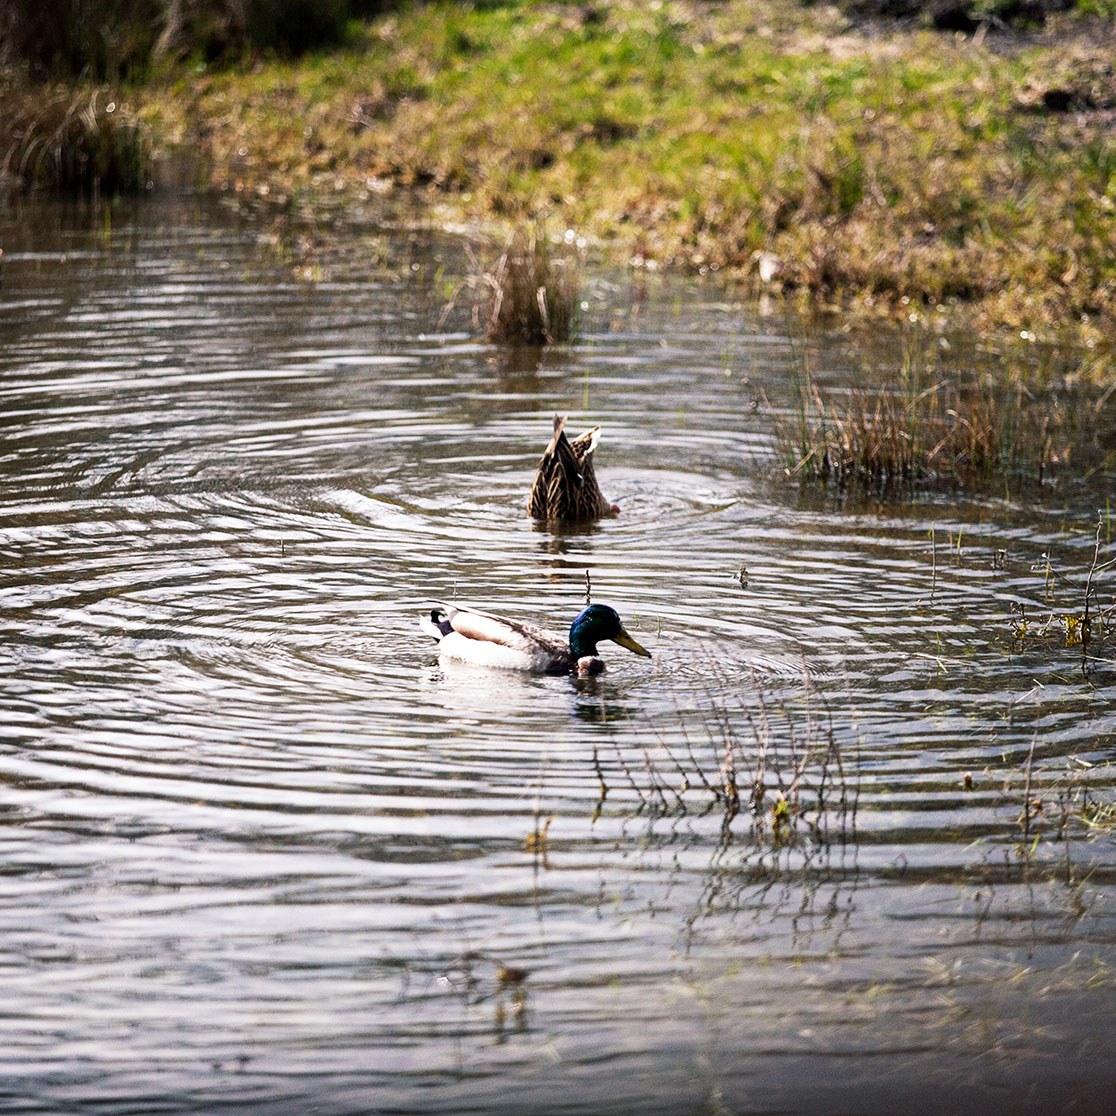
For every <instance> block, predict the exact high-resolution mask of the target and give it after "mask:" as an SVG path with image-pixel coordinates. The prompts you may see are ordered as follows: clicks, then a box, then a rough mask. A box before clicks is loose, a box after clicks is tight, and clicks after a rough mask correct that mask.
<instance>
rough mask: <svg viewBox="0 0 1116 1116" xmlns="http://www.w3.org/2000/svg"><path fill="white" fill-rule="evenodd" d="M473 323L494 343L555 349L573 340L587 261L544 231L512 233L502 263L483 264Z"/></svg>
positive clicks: (499, 258)
mask: <svg viewBox="0 0 1116 1116" xmlns="http://www.w3.org/2000/svg"><path fill="white" fill-rule="evenodd" d="M473 288H474V290H475V291H476V293H477V301H476V303H475V305H474V308H473V318H474V322H475V324H476V325H477V328H478V330H479V331H481V332H483V334H484V335H485V337H487V338H488V339H489V340H490V341H496V342H501V343H505V344H522V345H553V344H557V343H562V342H568V341H572V340H573V339H574V338H575V337H576V335H577V330H578V324H579V321H580V316H581V315H580V307H581V303H580V298H581V259H580V256H579V254H578V251H577V248H576V246H575V245H572V244H565V243H564V244H563V246H562V247H561V248H556V247H555V246H554V245H553V244H551V243H550V241H549V240H548V239H547V237H546V235H545V232H544V231H543V230H542V229H541V228H533V229H530V230H524V229H519V230H517V231H516V232H514V233H512V234H511V236H509V237H508V239H507V240H506V241H505V242H504V245H503V247H502V249H501V251H500V254H499V255H498V256H497V258H496V260H495V261H494V262H492V263H490V264H488V265H484V264H480V263H479V262H478V274H477V275H475V276H474V284H473Z"/></svg>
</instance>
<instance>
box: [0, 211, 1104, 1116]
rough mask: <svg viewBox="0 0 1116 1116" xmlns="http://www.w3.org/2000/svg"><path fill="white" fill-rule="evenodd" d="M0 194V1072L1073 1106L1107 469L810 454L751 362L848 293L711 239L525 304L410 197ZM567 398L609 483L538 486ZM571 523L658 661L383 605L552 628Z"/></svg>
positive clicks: (710, 1105) (573, 537) (770, 375)
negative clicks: (820, 473)
mask: <svg viewBox="0 0 1116 1116" xmlns="http://www.w3.org/2000/svg"><path fill="white" fill-rule="evenodd" d="M0 246H2V247H3V249H4V257H3V287H2V290H0V339H2V346H0V400H2V403H0V475H2V478H3V485H2V489H0V631H2V635H3V638H2V642H0V820H2V822H3V825H2V827H0V847H2V866H3V870H2V873H0V927H2V929H0V951H2V952H0V967H2V969H0V971H2V973H3V986H4V989H5V996H4V1005H3V1010H2V1012H0V1038H2V1042H0V1105H3V1107H5V1109H6V1110H9V1111H19V1112H26V1113H47V1112H74V1111H82V1112H96V1113H154V1112H171V1113H212V1112H217V1111H229V1112H237V1113H243V1112H261V1113H262V1112H267V1113H306V1112H318V1113H327V1114H330V1116H333V1114H339V1113H371V1112H392V1113H407V1112H423V1113H427V1112H444V1113H465V1112H507V1113H522V1112H546V1113H605V1112H607V1113H614V1112H615V1113H640V1114H644V1113H658V1112H662V1113H677V1112H692V1113H711V1114H712V1113H738V1112H740V1113H743V1112H748V1113H775V1112H779V1113H788V1112H796V1113H838V1112H842V1113H852V1112H858V1113H859V1112H863V1113H893V1112H899V1111H901V1112H907V1113H915V1112H939V1111H941V1112H945V1111H951V1112H952V1111H975V1110H978V1109H979V1110H980V1111H981V1112H983V1113H1024V1112H1054V1111H1067V1112H1069V1111H1073V1112H1100V1111H1107V1110H1108V1107H1107V1104H1108V1102H1109V1100H1110V1090H1111V1089H1112V1087H1113V1086H1114V1085H1116V1060H1114V1058H1113V1054H1114V1053H1116V1037H1114V1036H1116V995H1114V987H1116V979H1114V974H1113V963H1114V957H1113V945H1114V943H1116V907H1114V899H1116V838H1114V836H1113V830H1112V828H1111V827H1110V824H1109V826H1105V825H1103V824H1093V825H1091V826H1090V825H1086V824H1085V822H1084V821H1083V820H1082V819H1083V815H1084V816H1089V817H1092V818H1093V819H1094V821H1096V822H1102V821H1104V820H1106V819H1105V817H1104V809H1105V808H1106V807H1109V806H1111V804H1112V803H1113V801H1114V797H1116V778H1114V774H1113V772H1114V764H1116V674H1114V672H1113V662H1112V660H1113V658H1114V657H1116V656H1114V655H1113V647H1112V645H1111V643H1110V642H1108V643H1106V642H1105V640H1103V639H1102V640H1099V641H1096V642H1094V645H1093V649H1092V650H1093V661H1092V663H1091V664H1090V668H1089V670H1088V672H1087V674H1084V673H1083V671H1082V668H1081V648H1080V646H1075V645H1074V644H1073V642H1072V640H1070V641H1067V638H1066V634H1065V631H1064V627H1065V622H1064V620H1063V619H1062V617H1063V616H1064V615H1067V614H1073V613H1076V612H1079V611H1080V609H1081V606H1082V604H1083V602H1084V596H1085V584H1086V580H1087V575H1088V571H1089V569H1090V566H1091V564H1092V562H1093V559H1094V553H1095V550H1096V546H1097V534H1096V529H1097V522H1098V519H1097V517H1098V511H1100V512H1102V513H1104V515H1105V516H1108V515H1109V513H1110V508H1108V506H1107V504H1106V500H1107V494H1106V491H1107V488H1106V486H1110V482H1111V479H1112V477H1111V473H1109V474H1108V475H1107V476H1106V475H1105V474H1104V472H1103V471H1102V472H1100V473H1097V474H1094V476H1093V478H1092V483H1091V485H1088V486H1077V485H1074V484H1069V483H1067V484H1065V485H1063V486H1061V487H1057V488H1053V489H1048V490H1046V491H1044V492H1042V493H1035V494H1034V495H1033V498H1015V497H1013V498H1011V499H1004V498H1001V497H999V496H995V497H988V498H981V499H966V500H961V499H958V498H956V497H954V496H950V495H945V494H943V495H939V496H928V497H925V498H923V499H921V500H919V501H917V502H914V503H897V504H890V505H889V504H878V505H875V506H873V505H871V504H863V505H860V506H852V505H849V504H842V503H841V502H840V501H838V500H836V499H834V498H827V497H824V496H814V497H808V496H803V495H800V494H799V492H798V490H797V489H796V488H795V487H794V486H792V485H790V484H789V482H787V481H786V479H785V478H783V477H781V476H780V475H779V469H778V468H777V467H776V464H775V458H774V451H773V435H772V417H771V407H773V406H774V407H777V406H779V405H780V401H784V402H785V401H786V400H787V399H788V398H789V396H790V387H789V385H790V383H791V381H792V380H793V377H794V375H795V374H796V371H797V370H798V369H800V368H801V367H802V364H803V361H808V362H809V364H810V366H811V368H812V370H813V374H814V376H815V378H816V379H817V380H818V381H819V382H822V383H828V384H833V385H840V384H842V383H845V382H847V381H848V379H849V376H850V373H851V372H853V371H854V370H855V369H856V368H857V366H858V363H859V361H860V359H861V357H860V355H859V353H858V351H857V347H856V345H854V344H852V343H851V342H850V340H849V339H848V338H847V337H844V336H843V335H842V334H841V333H840V331H832V332H827V331H826V330H824V329H823V328H821V327H817V326H815V327H811V328H806V327H804V326H802V325H801V323H796V322H795V321H794V320H793V319H790V318H787V317H783V316H780V315H772V316H770V317H762V316H759V315H758V314H757V313H756V308H755V307H754V306H751V305H748V304H744V303H741V302H739V301H734V300H733V298H732V297H731V296H730V295H728V294H727V293H726V292H725V291H723V290H721V289H720V288H718V287H716V286H715V285H713V284H712V283H702V282H689V281H680V280H673V281H668V280H664V279H657V278H655V277H653V276H652V277H642V278H641V277H639V276H630V275H627V274H593V275H591V276H590V278H589V280H588V282H587V286H586V303H587V309H586V318H585V323H584V324H585V329H584V332H583V335H582V337H581V339H580V341H579V342H578V343H577V344H576V345H573V346H570V347H568V348H558V349H554V350H552V351H546V352H543V353H539V352H518V353H516V352H507V351H501V350H498V349H496V348H494V347H492V346H490V345H487V344H484V343H481V342H479V341H477V340H475V339H474V338H473V337H472V336H471V335H470V332H469V330H468V329H467V328H466V324H465V317H464V315H463V313H458V314H456V315H455V316H452V317H451V318H450V319H449V320H448V321H447V322H446V323H440V317H441V310H442V306H443V304H444V302H445V299H446V297H447V291H448V286H449V284H450V282H451V280H452V279H453V277H454V276H455V275H459V274H460V271H461V250H460V245H458V244H456V243H455V242H453V241H452V240H449V239H445V238H440V237H438V236H436V235H434V234H426V233H415V232H410V233H408V232H402V231H398V230H397V231H395V232H375V231H369V230H365V231H364V232H362V233H360V234H359V235H358V234H357V233H356V232H352V231H350V232H349V233H347V234H345V235H344V236H342V237H339V238H330V237H321V236H319V237H317V238H314V239H305V240H302V241H300V240H299V239H298V237H297V236H295V237H293V238H285V237H279V238H278V240H277V239H276V238H275V237H274V236H273V235H271V230H270V229H269V227H268V225H267V223H266V222H257V223H252V222H249V221H242V220H240V219H238V218H237V217H236V216H235V215H234V214H232V213H230V212H228V211H227V210H225V209H223V208H221V207H220V206H218V205H214V204H211V203H203V202H199V201H195V200H180V201H170V200H165V199H164V200H162V201H158V202H149V203H147V204H145V205H141V206H139V207H137V208H135V209H133V210H129V209H123V208H116V209H113V210H109V211H103V212H102V211H97V212H96V213H95V214H92V215H91V214H89V213H88V212H86V213H82V212H77V213H74V212H70V211H66V210H61V209H55V208H52V207H50V206H47V205H38V206H34V207H29V208H22V209H19V210H15V209H8V210H5V211H3V214H2V218H0ZM880 343H881V344H882V342H880ZM979 349H980V346H979V343H978V339H977V340H972V341H971V343H970V345H969V349H968V350H966V346H965V345H964V344H963V343H958V345H957V347H956V350H955V351H957V352H962V351H971V352H973V353H977V352H979ZM768 401H770V402H768ZM556 412H558V413H562V414H569V415H570V427H571V429H574V430H580V429H584V428H585V427H587V426H589V425H592V424H595V423H600V424H601V425H602V427H603V432H604V433H603V438H602V441H601V445H600V449H599V451H598V456H597V474H598V477H599V479H600V481H601V485H602V488H603V489H604V491H605V493H606V495H607V496H608V497H609V498H610V499H612V500H615V501H617V502H618V503H619V504H620V506H621V508H622V512H621V514H620V515H619V516H618V517H617V518H615V519H613V520H609V521H607V522H603V523H601V524H599V525H597V526H595V527H593V528H590V529H586V530H583V531H571V532H566V533H557V532H554V531H551V530H547V529H544V528H542V527H540V526H539V525H537V524H535V523H533V522H532V521H531V520H530V519H528V518H527V516H526V514H525V501H526V497H527V492H528V490H529V488H530V483H531V479H532V475H533V469H534V465H535V463H536V461H537V459H538V455H539V453H540V452H541V450H542V448H543V446H544V445H545V444H546V441H547V439H548V437H549V429H550V421H551V416H552V415H553V414H554V413H556ZM1110 530H1111V520H1110V518H1102V522H1101V534H1100V551H1099V554H1100V561H1101V562H1104V561H1106V560H1108V559H1110V558H1111V557H1112V556H1113V544H1112V542H1111V539H1110ZM586 571H589V574H590V576H591V593H592V597H593V599H594V600H599V601H604V602H607V603H610V604H612V605H614V606H615V607H616V608H617V609H618V610H619V611H620V612H621V614H622V615H623V617H624V618H625V621H626V622H627V624H628V626H629V628H630V629H631V630H632V632H633V634H635V635H636V637H637V638H638V639H639V640H640V641H641V642H643V643H644V644H645V645H646V646H647V647H648V648H649V649H650V650H651V651H652V652H653V658H652V659H651V660H645V659H639V658H636V657H635V656H632V655H629V654H628V653H627V652H625V651H623V650H622V649H620V648H618V647H615V646H614V645H611V644H605V645H602V651H604V652H605V657H606V658H607V660H608V664H609V670H608V672H607V673H606V674H604V675H603V676H601V677H600V678H596V679H591V680H586V681H580V682H579V681H574V680H572V679H567V678H533V677H521V676H518V675H515V674H510V673H506V672H500V671H493V670H485V669H482V668H467V667H464V666H455V665H453V664H451V663H446V664H440V663H439V662H438V659H437V656H436V652H435V647H434V645H433V643H432V641H430V640H429V639H428V638H427V637H425V636H423V635H422V634H421V633H420V632H419V630H418V627H417V620H418V617H419V616H420V615H421V613H422V612H423V610H424V609H428V608H429V607H430V602H431V600H437V599H453V598H454V597H458V598H460V599H463V600H468V601H470V602H474V603H478V604H482V605H485V606H488V607H490V608H494V609H498V610H499V611H502V612H505V613H507V614H509V615H514V616H517V617H520V618H522V619H529V620H536V621H540V622H542V623H545V624H547V625H548V626H551V627H554V628H557V629H560V630H561V629H565V628H566V627H567V626H568V623H569V619H570V618H571V617H572V615H573V614H574V613H575V612H576V611H577V610H578V609H579V608H580V607H581V605H582V603H583V601H584V599H585V595H586ZM1051 571H1052V572H1051ZM1114 576H1116V575H1114V573H1113V571H1112V570H1111V569H1109V570H1102V571H1100V572H1098V573H1097V574H1096V575H1095V581H1096V586H1097V589H1098V602H1099V604H1101V605H1103V606H1105V607H1111V605H1112V602H1113V578H1114ZM1020 604H1022V605H1024V606H1025V608H1026V610H1027V616H1028V620H1029V624H1028V630H1027V633H1026V635H1024V636H1023V637H1022V638H1019V633H1018V630H1017V629H1018V624H1017V620H1016V619H1014V618H1013V617H1016V616H1017V615H1018V614H1017V612H1013V609H1017V607H1018V606H1019V605H1020ZM1094 607H1095V606H1094ZM1047 621H1050V624H1049V626H1046V622H1047ZM730 775H731V777H732V778H733V779H734V781H735V784H736V785H737V786H738V787H739V788H740V793H741V796H742V800H741V808H740V809H739V811H738V812H736V811H734V810H733V809H732V808H731V805H730V803H729V802H728V801H727V800H726V798H725V797H724V795H723V794H722V795H721V796H720V797H718V795H717V794H716V793H714V792H715V791H716V790H717V789H719V788H723V787H724V785H725V782H726V779H727V778H729V776H730ZM757 779H758V780H760V781H761V782H762V783H763V784H764V785H765V787H766V793H765V795H764V799H763V802H762V804H761V806H760V807H759V808H758V810H756V811H753V810H752V809H750V807H749V801H748V793H749V791H750V788H751V787H752V786H753V785H754V784H755V782H756V780H757ZM780 793H782V794H783V796H784V799H783V801H785V802H786V804H787V805H788V806H789V807H790V810H789V811H788V812H786V813H784V812H782V808H781V807H780V805H779V802H780V798H779V794H780ZM1098 808H1099V810H1100V813H1099V814H1098V813H1097V812H1096V811H1097V809H1098ZM1090 811H1093V813H1090ZM1109 821H1110V819H1109Z"/></svg>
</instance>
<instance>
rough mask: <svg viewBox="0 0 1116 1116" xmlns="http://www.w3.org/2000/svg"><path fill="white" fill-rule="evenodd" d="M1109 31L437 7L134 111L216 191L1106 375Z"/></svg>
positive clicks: (654, 10)
mask: <svg viewBox="0 0 1116 1116" xmlns="http://www.w3.org/2000/svg"><path fill="white" fill-rule="evenodd" d="M1113 41H1114V37H1113V24H1112V21H1111V19H1109V20H1100V21H1094V22H1092V23H1085V22H1083V21H1081V20H1080V19H1077V18H1070V17H1064V18H1062V19H1060V20H1059V21H1058V22H1056V23H1053V24H1049V25H1048V27H1047V29H1046V30H1044V31H1041V32H1039V31H1035V32H1019V31H1012V32H1009V33H1006V34H987V35H983V34H982V33H980V32H978V33H977V34H976V35H962V34H954V33H943V32H940V31H934V30H926V29H914V28H911V27H903V26H900V25H897V24H895V23H887V24H883V23H876V24H866V23H859V24H854V23H853V22H850V20H849V19H848V18H847V17H846V16H844V15H842V14H841V13H840V12H839V11H838V10H837V9H835V8H832V7H829V6H824V5H799V4H796V3H793V2H792V0H726V2H724V3H721V4H707V3H698V2H664V3H660V4H646V3H627V2H620V3H615V4H607V5H605V4H601V5H592V4H582V5H573V4H559V3H554V4H543V5H536V4H525V3H505V4H490V5H480V4H478V5H475V6H473V5H463V4H441V3H438V4H429V5H422V6H415V7H413V8H405V9H403V10H401V11H398V12H395V13H394V14H389V15H384V16H380V17H377V18H374V19H370V20H369V21H368V22H367V23H363V24H360V25H357V26H355V27H353V28H351V29H350V33H349V35H348V39H347V45H346V46H345V47H343V48H340V49H336V50H333V51H330V52H327V53H321V54H317V55H310V56H306V57H303V58H302V59H300V60H297V61H288V62H280V61H272V62H265V63H259V62H257V63H254V64H245V65H244V66H241V67H239V68H235V67H234V68H226V69H220V70H215V69H212V68H210V69H207V68H206V67H205V66H203V65H202V64H200V63H198V64H197V65H193V66H188V67H186V68H184V69H183V70H182V71H180V72H179V73H178V75H177V76H173V75H172V76H171V77H170V78H165V79H164V80H163V81H161V82H149V83H147V84H145V85H143V86H142V87H138V88H136V89H134V90H133V91H132V92H131V93H130V95H129V97H130V100H132V101H133V102H134V103H136V104H137V107H138V108H139V111H140V112H141V114H142V116H143V117H144V118H145V120H146V121H147V122H148V123H149V124H150V126H151V128H152V132H153V134H154V135H155V137H156V141H157V143H159V142H161V143H163V144H170V143H181V144H184V145H188V146H189V147H191V148H193V149H195V150H197V151H199V152H200V153H201V155H202V156H203V159H204V161H205V164H206V166H207V168H208V171H207V173H208V174H209V177H210V180H211V182H212V184H213V185H214V186H215V187H217V188H220V189H227V190H231V191H237V192H239V193H242V194H245V195H250V196H261V195H266V196H267V197H268V198H270V199H287V198H290V197H294V196H298V197H300V198H302V199H318V200H320V199H323V198H332V199H341V200H342V201H344V202H353V201H356V200H359V199H360V198H361V197H362V196H366V195H375V194H381V193H384V192H392V191H394V192H399V191H403V190H407V191H415V190H417V191H420V192H422V193H423V194H425V195H427V200H428V201H429V202H430V203H431V204H432V205H433V206H434V211H435V212H436V213H437V214H438V215H440V216H442V217H444V218H446V219H453V220H460V219H471V220H480V221H498V222H499V221H504V222H521V221H526V220H528V219H534V218H536V217H538V216H539V215H540V214H545V215H547V216H548V217H549V218H550V220H551V223H552V224H554V223H558V224H561V225H568V226H573V227H576V228H577V229H578V230H579V231H580V232H582V233H583V234H585V235H588V236H590V237H592V238H594V239H595V240H597V241H598V242H600V243H602V244H604V245H606V246H612V247H614V248H615V249H616V250H617V251H618V252H620V253H623V255H624V256H626V257H634V258H637V259H640V260H645V261H654V262H655V263H657V264H659V265H662V266H673V267H684V268H718V269H723V270H725V271H728V272H731V273H733V274H735V275H738V276H740V277H741V278H742V279H744V280H746V281H747V282H749V283H752V284H755V285H756V286H759V285H760V284H761V283H762V284H764V285H767V286H773V287H779V288H782V289H786V290H790V291H795V292H804V293H806V294H808V295H809V296H820V297H822V298H823V299H832V300H839V301H842V302H852V303H854V304H856V305H857V306H858V307H859V308H861V309H864V310H869V311H876V310H879V309H881V308H882V309H885V310H888V311H898V312H901V313H904V314H910V313H919V314H925V313H933V314H937V313H938V312H939V311H938V310H937V307H939V306H946V307H958V308H962V309H964V310H965V311H972V312H973V313H975V314H976V315H977V317H978V319H979V320H980V321H982V322H983V323H984V324H989V325H995V326H999V327H1004V328H1010V329H1012V330H1028V331H1030V332H1031V333H1033V334H1037V335H1039V336H1045V337H1050V338H1054V337H1066V338H1069V339H1073V340H1085V341H1086V342H1087V343H1089V344H1091V345H1093V346H1095V347H1096V348H1095V349H1094V351H1095V352H1097V353H1098V358H1099V359H1101V360H1102V361H1104V360H1106V359H1110V357H1108V358H1106V357H1105V356H1104V353H1105V351H1106V350H1105V346H1106V345H1107V344H1108V342H1107V338H1108V337H1109V336H1110V335H1111V334H1112V331H1113V327H1114V326H1116V231H1114V230H1116V142H1114V140H1113V135H1114V134H1116V77H1114V75H1113V73H1112V68H1111V59H1112V53H1113ZM761 263H762V265H763V266H762V268H761V267H760V266H759V265H760V264H761ZM761 270H762V275H763V278H761V274H760V273H761Z"/></svg>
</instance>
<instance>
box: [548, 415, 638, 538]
mask: <svg viewBox="0 0 1116 1116" xmlns="http://www.w3.org/2000/svg"><path fill="white" fill-rule="evenodd" d="M565 426H566V420H565V418H562V417H559V416H558V415H555V416H554V437H552V438H551V439H550V445H548V446H547V447H546V450H545V451H544V453H543V455H542V460H541V461H539V469H538V472H537V473H536V474H535V483H534V484H533V485H532V486H531V498H530V499H529V500H528V501H527V511H528V512H529V513H530V514H531V515H533V516H534V517H535V518H536V519H545V520H547V521H548V522H551V523H589V522H591V521H592V520H594V519H600V518H601V517H602V516H606V515H616V514H617V512H619V511H620V509H619V508H618V507H617V506H616V505H615V504H612V503H609V501H608V500H606V499H605V498H604V496H602V495H601V490H600V488H598V487H597V476H596V473H594V471H593V451H594V450H595V449H596V448H597V442H598V441H599V440H600V436H601V428H600V427H599V426H594V427H593V429H592V430H586V431H585V433H584V434H579V435H578V436H577V437H576V438H574V439H573V441H570V439H569V438H567V437H566V431H565Z"/></svg>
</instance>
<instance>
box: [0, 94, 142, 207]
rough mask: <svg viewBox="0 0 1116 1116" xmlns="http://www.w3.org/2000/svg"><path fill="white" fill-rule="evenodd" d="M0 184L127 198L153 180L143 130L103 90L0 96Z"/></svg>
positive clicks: (138, 122)
mask: <svg viewBox="0 0 1116 1116" xmlns="http://www.w3.org/2000/svg"><path fill="white" fill-rule="evenodd" d="M0 116H3V117H4V120H5V139H4V144H5V145H4V148H3V150H2V151H0V182H7V184H8V185H9V186H11V185H15V186H16V187H21V188H25V189H29V188H31V187H33V186H46V187H50V188H53V189H55V190H58V191H61V192H65V191H79V192H80V191H92V190H101V191H108V192H114V193H117V192H118V193H128V192H134V191H139V190H143V189H145V188H146V187H147V186H148V184H149V182H150V179H151V169H152V144H151V137H150V133H149V130H148V128H147V127H146V125H145V124H144V123H143V122H142V121H141V120H140V119H139V118H138V117H137V116H135V115H134V114H133V113H132V112H131V111H130V110H129V109H128V108H127V107H126V106H124V105H122V104H121V103H120V102H119V101H117V100H116V99H115V98H114V97H113V96H112V94H111V93H110V92H109V91H107V90H105V89H93V90H89V89H63V88H58V89H54V90H47V91H45V92H44V91H43V90H35V91H28V92H8V93H6V94H0Z"/></svg>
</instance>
